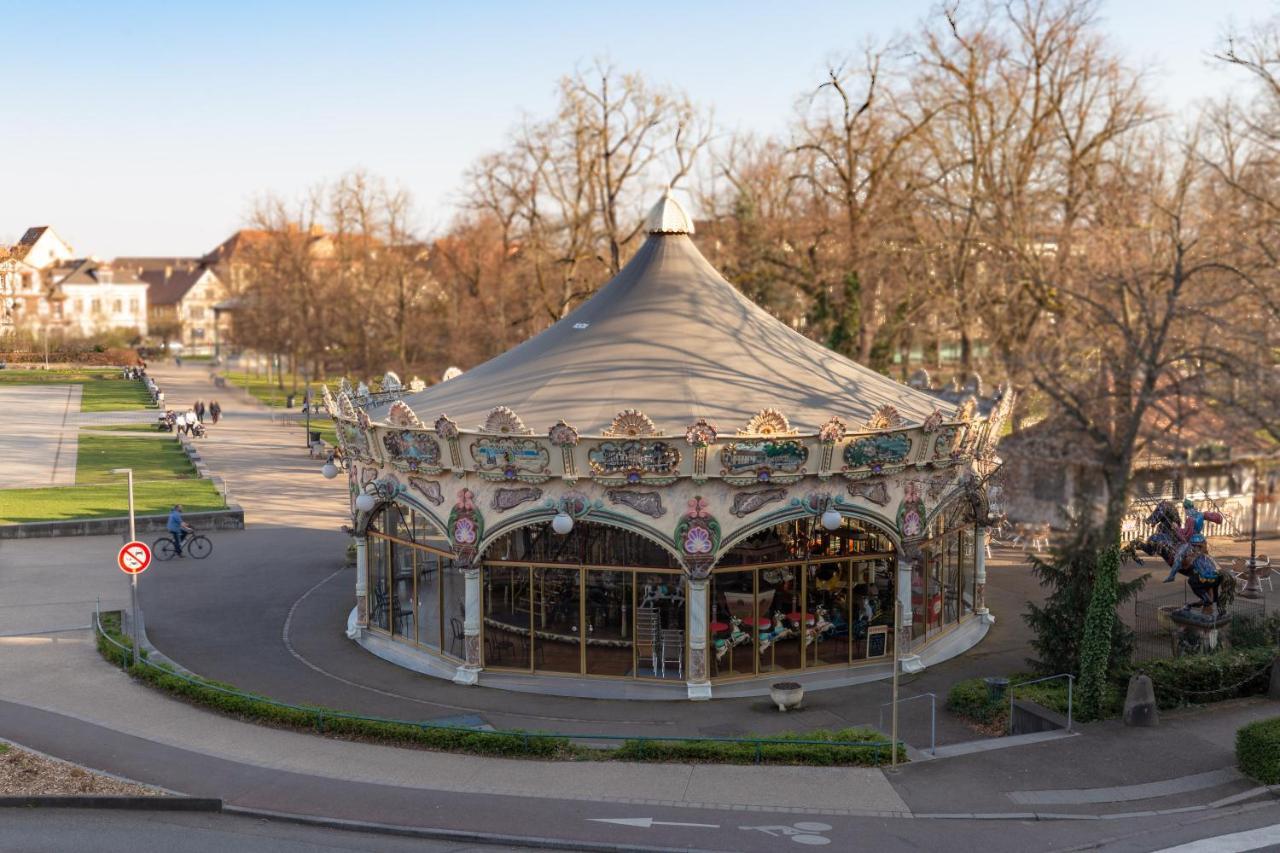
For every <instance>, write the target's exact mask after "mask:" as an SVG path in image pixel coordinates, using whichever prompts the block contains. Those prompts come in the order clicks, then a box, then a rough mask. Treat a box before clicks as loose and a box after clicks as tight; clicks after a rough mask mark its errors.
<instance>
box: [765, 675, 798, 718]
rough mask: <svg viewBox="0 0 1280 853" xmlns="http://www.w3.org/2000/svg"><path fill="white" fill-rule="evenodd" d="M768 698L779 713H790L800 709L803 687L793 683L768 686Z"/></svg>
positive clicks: (786, 682)
mask: <svg viewBox="0 0 1280 853" xmlns="http://www.w3.org/2000/svg"><path fill="white" fill-rule="evenodd" d="M769 698H770V699H772V700H773V704H775V705H777V706H778V710H779V711H790V710H793V709H795V708H799V707H800V702H801V700H802V699H804V687H802V686H801V685H800V684H799V683H798V682H795V681H779V682H778V683H777V684H772V685H770V686H769Z"/></svg>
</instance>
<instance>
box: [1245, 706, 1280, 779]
mask: <svg viewBox="0 0 1280 853" xmlns="http://www.w3.org/2000/svg"><path fill="white" fill-rule="evenodd" d="M1236 763H1237V764H1239V765H1240V771H1241V772H1242V773H1244V774H1245V775H1246V776H1250V777H1252V778H1254V779H1256V780H1258V781H1259V782H1261V783H1262V784H1264V785H1276V784H1280V717H1275V718H1273V719H1270V720H1258V721H1257V722H1255V723H1249V724H1248V725H1246V726H1242V727H1241V728H1240V729H1239V730H1238V731H1237V732H1236Z"/></svg>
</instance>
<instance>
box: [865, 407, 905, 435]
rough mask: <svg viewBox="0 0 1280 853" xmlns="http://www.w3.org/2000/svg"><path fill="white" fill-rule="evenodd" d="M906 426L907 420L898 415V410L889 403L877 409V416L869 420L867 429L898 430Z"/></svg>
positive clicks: (874, 415)
mask: <svg viewBox="0 0 1280 853" xmlns="http://www.w3.org/2000/svg"><path fill="white" fill-rule="evenodd" d="M906 424H907V422H906V420H905V419H904V418H903V417H902V415H900V414H898V410H897V409H896V408H894V407H893V406H891V405H889V404H888V403H886V404H885V405H883V406H881V407H880V408H878V409H876V411H875V414H873V415H872V416H871V417H869V418H867V429H897V428H898V427H902V426H906Z"/></svg>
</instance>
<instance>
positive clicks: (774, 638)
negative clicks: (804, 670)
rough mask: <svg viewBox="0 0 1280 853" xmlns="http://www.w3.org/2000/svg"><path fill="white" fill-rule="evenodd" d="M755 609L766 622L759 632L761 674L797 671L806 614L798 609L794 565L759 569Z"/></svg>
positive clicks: (796, 574) (797, 584) (796, 573)
mask: <svg viewBox="0 0 1280 853" xmlns="http://www.w3.org/2000/svg"><path fill="white" fill-rule="evenodd" d="M759 571H760V579H759V581H758V587H757V590H758V598H757V601H756V610H757V613H759V615H760V618H761V620H764V619H768V620H769V623H768V624H766V625H765V626H764V627H760V626H759V624H757V628H758V630H759V631H760V646H759V651H760V671H761V672H777V671H780V670H795V669H799V668H800V653H801V646H802V640H801V636H800V635H801V633H802V632H801V629H800V626H801V624H803V621H804V619H805V614H804V613H802V612H801V610H800V604H801V598H800V573H799V570H798V569H797V568H796V567H794V566H782V567H777V568H770V569H760V570H759Z"/></svg>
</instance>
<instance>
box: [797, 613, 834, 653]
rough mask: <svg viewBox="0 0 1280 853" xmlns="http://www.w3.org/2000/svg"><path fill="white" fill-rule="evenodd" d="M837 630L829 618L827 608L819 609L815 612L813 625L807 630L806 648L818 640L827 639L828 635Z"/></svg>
mask: <svg viewBox="0 0 1280 853" xmlns="http://www.w3.org/2000/svg"><path fill="white" fill-rule="evenodd" d="M835 628H836V626H835V624H834V623H833V622H832V621H831V620H830V619H828V618H827V608H825V607H819V608H818V609H817V610H815V611H814V612H813V624H812V625H809V626H807V627H806V628H805V631H804V645H805V648H808V647H809V646H811V645H813V643H814V642H815V641H816V640H823V639H826V636H827V634H830V633H831V632H832V631H834V630H835Z"/></svg>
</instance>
